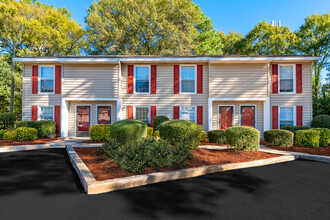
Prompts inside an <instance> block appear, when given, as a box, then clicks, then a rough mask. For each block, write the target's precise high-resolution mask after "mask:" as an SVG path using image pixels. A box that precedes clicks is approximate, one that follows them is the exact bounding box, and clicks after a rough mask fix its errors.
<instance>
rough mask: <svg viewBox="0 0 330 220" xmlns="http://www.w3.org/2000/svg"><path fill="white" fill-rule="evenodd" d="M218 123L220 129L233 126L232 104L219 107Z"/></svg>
mask: <svg viewBox="0 0 330 220" xmlns="http://www.w3.org/2000/svg"><path fill="white" fill-rule="evenodd" d="M219 123H220V124H219V125H220V126H219V127H220V129H227V128H229V127H231V126H233V106H220V107H219Z"/></svg>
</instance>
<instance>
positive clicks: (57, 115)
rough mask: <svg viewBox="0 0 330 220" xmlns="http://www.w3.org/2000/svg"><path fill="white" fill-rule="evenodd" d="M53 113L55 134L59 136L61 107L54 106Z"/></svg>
mask: <svg viewBox="0 0 330 220" xmlns="http://www.w3.org/2000/svg"><path fill="white" fill-rule="evenodd" d="M54 111H55V112H54V117H55V123H56V134H59V133H60V131H61V106H59V105H56V106H55V109H54Z"/></svg>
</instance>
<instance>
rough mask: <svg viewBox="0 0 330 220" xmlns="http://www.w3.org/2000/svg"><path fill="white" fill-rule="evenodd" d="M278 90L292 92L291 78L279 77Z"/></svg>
mask: <svg viewBox="0 0 330 220" xmlns="http://www.w3.org/2000/svg"><path fill="white" fill-rule="evenodd" d="M280 92H293V80H292V79H281V80H280Z"/></svg>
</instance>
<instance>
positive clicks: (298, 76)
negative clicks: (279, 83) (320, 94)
mask: <svg viewBox="0 0 330 220" xmlns="http://www.w3.org/2000/svg"><path fill="white" fill-rule="evenodd" d="M296 93H302V65H301V64H297V65H296Z"/></svg>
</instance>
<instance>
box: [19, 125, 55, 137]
mask: <svg viewBox="0 0 330 220" xmlns="http://www.w3.org/2000/svg"><path fill="white" fill-rule="evenodd" d="M55 125H56V123H55V121H20V122H17V123H16V127H17V128H19V127H27V128H35V129H37V130H38V137H40V138H46V137H47V136H48V135H51V134H55V132H56V127H55Z"/></svg>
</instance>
